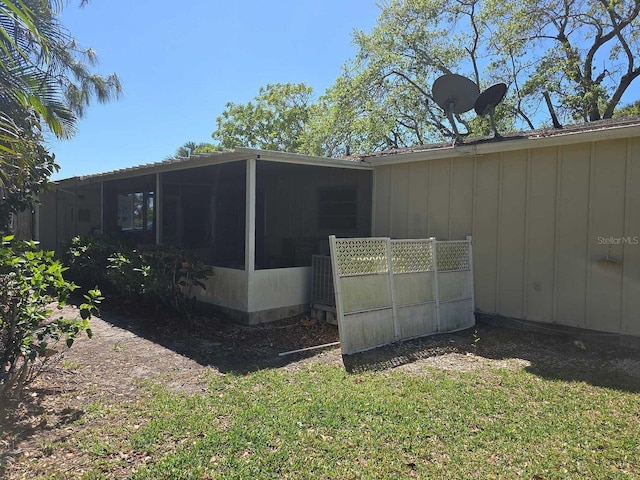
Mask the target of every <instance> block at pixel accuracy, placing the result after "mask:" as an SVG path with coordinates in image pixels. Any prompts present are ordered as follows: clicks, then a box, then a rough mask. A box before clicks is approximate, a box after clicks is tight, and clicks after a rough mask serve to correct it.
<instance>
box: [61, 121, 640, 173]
mask: <svg viewBox="0 0 640 480" xmlns="http://www.w3.org/2000/svg"><path fill="white" fill-rule="evenodd" d="M629 136H640V116H637V117H628V118H621V119H609V120H601V121H598V122H588V123H582V124H577V125H568V126H565V127H564V128H562V129H556V128H544V129H539V130H529V131H526V132H513V133H508V134H505V135H503V136H502V137H500V138H493V137H478V138H471V139H467V140H465V141H464V143H461V144H458V145H454V144H452V142H441V143H432V144H428V145H419V146H415V147H409V148H401V149H395V150H385V151H380V152H372V153H368V154H365V155H351V156H348V157H342V158H329V157H316V156H311V155H301V154H297V153H286V152H275V151H270V150H258V149H252V148H240V147H238V148H235V149H233V150H225V151H221V152H212V153H206V154H196V155H192V156H190V157H181V158H171V159H167V160H163V161H161V162H155V163H147V164H142V165H137V166H133V167H129V168H122V169H118V170H112V171H108V172H103V173H96V174H92V175H85V176H79V177H72V178H66V179H63V180H59V181H58V182H56V183H62V184H64V183H67V182H74V183H76V184H78V183H93V182H100V181H105V180H115V179H119V178H129V177H137V176H142V175H150V174H156V173H162V172H169V171H175V170H184V169H189V168H197V167H204V166H209V165H218V164H222V163H228V162H234V161H240V160H248V159H250V158H256V159H260V160H264V161H270V162H283V163H294V164H299V165H314V166H323V167H334V168H352V169H354V168H355V169H366V170H370V169H372V168H373V166H375V165H385V164H389V163H402V162H412V161H422V160H427V159H437V158H453V157H468V156H474V155H483V154H487V153H495V152H505V151H513V150H522V149H527V148H534V147H545V146H557V145H567V144H570V143H579V142H586V141H596V140H604V139H613V138H625V137H629Z"/></svg>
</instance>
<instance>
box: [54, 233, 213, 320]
mask: <svg viewBox="0 0 640 480" xmlns="http://www.w3.org/2000/svg"><path fill="white" fill-rule="evenodd" d="M65 250H66V251H65V257H64V258H65V262H66V263H67V264H68V265H69V269H70V272H71V273H72V278H73V279H74V280H76V281H77V282H78V283H80V284H81V285H83V286H85V287H91V286H94V285H99V286H100V288H101V290H103V291H105V292H106V293H107V295H108V294H110V293H113V294H119V295H124V296H129V297H138V298H141V299H142V300H143V301H146V302H149V303H153V304H162V305H165V306H166V307H168V308H169V309H171V310H173V311H174V312H175V313H178V314H180V315H185V316H187V317H190V316H191V315H192V314H193V311H194V306H195V300H194V298H193V288H194V287H200V288H203V289H204V288H205V284H204V283H203V280H204V279H206V278H207V277H208V276H209V275H211V274H212V270H211V268H210V267H208V266H206V265H204V264H203V263H202V261H200V260H199V259H198V258H197V256H196V255H195V254H193V253H192V252H190V251H189V250H185V249H180V248H174V247H167V246H142V247H140V248H138V249H134V248H131V247H129V246H128V245H127V244H126V243H125V242H124V241H121V240H120V239H118V238H117V237H114V236H95V235H93V236H87V237H74V238H73V239H72V240H71V241H70V242H69V244H68V246H67V247H66V249H65Z"/></svg>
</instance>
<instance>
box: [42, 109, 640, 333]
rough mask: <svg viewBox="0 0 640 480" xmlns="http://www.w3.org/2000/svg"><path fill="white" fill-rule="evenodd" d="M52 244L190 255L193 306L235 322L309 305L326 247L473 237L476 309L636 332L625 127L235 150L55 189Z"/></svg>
mask: <svg viewBox="0 0 640 480" xmlns="http://www.w3.org/2000/svg"><path fill="white" fill-rule="evenodd" d="M42 200H43V202H42V205H41V206H39V207H38V208H37V209H36V213H35V215H34V220H33V221H34V235H35V237H36V239H38V240H40V242H41V243H42V245H43V247H44V248H56V247H57V246H58V245H59V244H60V242H61V241H62V240H63V239H66V238H68V237H69V236H71V235H74V234H78V233H88V232H90V231H92V230H93V231H103V232H104V231H109V230H112V229H119V230H122V231H124V232H129V233H130V234H131V235H136V236H138V238H139V240H140V241H141V242H157V243H175V244H178V245H183V246H184V247H187V248H192V249H195V250H197V251H198V253H200V254H201V256H202V257H203V258H204V259H205V260H206V261H207V262H208V263H210V264H211V265H213V266H214V267H215V268H214V270H215V275H214V276H213V277H211V278H210V280H209V288H208V289H207V290H206V291H205V292H202V294H201V298H200V299H201V300H203V301H205V302H209V303H212V304H215V305H218V306H219V307H222V308H223V309H225V310H226V311H228V312H229V313H232V314H235V315H236V316H237V317H239V318H241V319H243V320H245V321H248V322H250V323H255V322H262V321H269V320H272V319H276V318H281V317H283V316H286V315H290V314H294V313H297V312H300V311H302V310H304V309H306V308H307V307H308V304H309V302H310V278H311V267H310V266H309V265H310V264H311V262H310V257H311V255H312V254H316V253H327V252H328V247H327V237H328V235H330V234H335V235H337V236H369V235H373V236H388V237H392V238H425V237H436V238H438V239H445V240H446V239H464V238H466V237H467V236H468V235H470V236H472V238H473V247H474V252H473V259H474V262H473V263H474V264H473V272H474V284H475V304H476V309H477V312H479V313H484V314H490V315H498V316H502V317H505V318H509V319H513V320H514V321H519V320H524V321H533V322H539V323H540V324H543V325H547V326H549V325H555V326H558V325H561V326H568V327H578V328H581V329H587V330H591V331H597V332H606V333H609V334H614V335H619V336H624V337H629V338H632V337H634V338H636V339H637V337H640V119H638V118H632V119H621V120H612V121H603V122H594V123H589V124H585V125H577V126H571V127H565V128H564V129H546V130H539V131H531V132H525V133H520V134H512V135H508V136H505V137H504V138H495V139H475V140H467V141H465V142H464V143H462V144H452V143H442V144H437V145H427V146H422V147H416V148H411V149H402V150H396V151H388V152H378V153H372V154H370V155H364V156H353V157H349V158H344V159H329V158H318V157H309V156H304V155H294V154H285V153H277V152H267V151H260V150H251V149H240V148H239V149H236V150H234V151H229V152H220V153H213V154H206V155H195V156H192V157H190V158H185V159H179V160H170V161H164V162H159V163H155V164H150V165H142V166H138V167H132V168H129V169H124V170H118V171H114V172H108V173H103V174H97V175H90V176H86V177H76V178H70V179H66V180H62V181H60V182H58V183H57V188H56V190H55V191H53V192H50V193H48V194H47V195H45V196H44V197H43V199H42Z"/></svg>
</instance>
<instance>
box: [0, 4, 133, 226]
mask: <svg viewBox="0 0 640 480" xmlns="http://www.w3.org/2000/svg"><path fill="white" fill-rule="evenodd" d="M85 3H86V0H85V1H82V2H81V5H84V4H85ZM62 6H63V3H62V2H57V1H54V0H0V112H2V113H1V114H0V188H1V189H2V191H3V195H2V201H0V221H4V220H6V218H7V217H8V214H9V213H11V212H15V211H18V210H20V209H22V208H24V207H25V206H26V205H28V204H30V203H31V202H33V201H34V200H35V198H36V196H37V194H38V193H39V192H40V191H42V189H43V188H44V187H45V185H46V181H47V179H48V177H49V176H50V175H51V173H52V172H53V171H55V170H57V168H58V167H57V165H56V164H55V162H54V157H53V155H51V154H50V153H49V152H48V151H47V150H46V149H45V148H44V147H43V145H42V140H43V137H42V134H43V132H45V131H47V130H48V131H50V132H52V133H54V134H55V135H56V136H58V137H60V138H69V137H70V136H72V135H73V133H74V128H75V124H76V121H77V119H78V118H79V117H80V116H82V115H83V113H84V110H85V108H86V107H87V106H88V105H89V104H90V102H91V101H92V100H93V99H97V100H98V101H99V102H106V101H109V100H111V99H112V98H115V97H117V96H118V95H119V94H120V92H121V85H120V82H119V80H118V77H117V76H116V75H109V76H107V77H103V76H101V75H98V74H95V73H93V72H92V71H91V68H92V67H93V66H95V64H96V55H95V53H94V52H93V51H92V50H90V49H83V48H81V47H80V46H79V45H78V43H77V42H76V41H75V39H74V38H73V37H72V36H71V35H70V33H69V32H68V31H67V30H66V29H65V28H64V26H63V25H61V24H60V22H59V20H58V13H59V11H60V9H61V8H62Z"/></svg>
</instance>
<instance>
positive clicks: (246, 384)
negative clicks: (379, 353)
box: [78, 365, 640, 479]
mask: <svg viewBox="0 0 640 480" xmlns="http://www.w3.org/2000/svg"><path fill="white" fill-rule="evenodd" d="M635 391H637V389H636V390H635ZM101 414H104V412H102V413H101ZM111 414H112V415H114V418H115V417H116V416H117V417H118V422H114V423H118V424H119V425H120V427H118V428H116V427H114V428H113V430H112V431H109V427H102V429H103V430H101V431H99V432H94V431H92V430H91V429H90V428H89V429H88V430H87V431H85V432H84V438H83V439H81V440H79V443H78V446H79V448H80V449H81V450H83V451H84V452H85V453H86V454H87V455H89V456H91V457H92V458H93V462H94V463H93V470H92V471H91V473H89V474H87V475H85V478H103V476H104V475H107V478H108V474H109V472H110V470H112V469H114V468H116V467H118V466H122V465H125V464H126V461H125V462H124V463H123V457H122V456H123V455H124V456H125V459H136V458H138V459H139V458H146V459H147V460H146V463H141V462H138V465H139V466H138V468H137V469H136V470H135V471H134V472H133V474H132V475H131V476H132V478H134V479H156V478H176V479H178V478H180V479H191V478H193V479H200V478H296V479H298V478H399V477H411V476H416V477H422V478H483V479H484V478H516V477H517V478H544V479H548V478H640V446H639V441H638V439H639V438H640V395H639V394H637V393H633V391H624V390H619V389H618V390H616V389H609V388H602V387H596V386H592V385H589V384H587V383H584V382H566V381H558V380H548V379H544V378H541V377H539V376H536V375H534V374H531V373H528V372H526V371H524V370H520V371H513V370H492V371H484V372H481V373H478V372H475V373H455V372H443V371H440V370H436V369H426V370H424V373H423V374H420V375H407V374H403V373H400V372H384V373H381V372H370V373H363V374H357V375H352V374H349V373H346V372H345V371H344V370H343V369H341V368H339V367H338V366H335V365H334V366H328V365H314V366H309V367H308V368H307V369H306V370H301V371H297V372H295V373H292V372H288V371H285V370H264V371H260V372H256V373H252V374H249V375H246V376H232V375H227V376H220V377H216V378H213V379H212V380H211V383H210V389H209V392H208V393H207V394H205V395H198V396H186V395H179V394H175V393H170V392H167V391H166V390H164V389H162V388H161V387H159V386H153V387H150V388H149V392H148V397H147V398H146V399H145V400H143V401H141V402H139V403H137V404H135V405H129V406H124V407H122V409H121V411H119V412H112V413H111ZM123 421H124V422H123ZM90 423H91V422H90V421H88V422H87V425H90ZM122 425H125V426H126V427H123V426H122ZM104 428H107V429H106V430H104ZM115 452H120V453H119V454H116V453H115ZM118 462H119V463H118Z"/></svg>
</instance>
